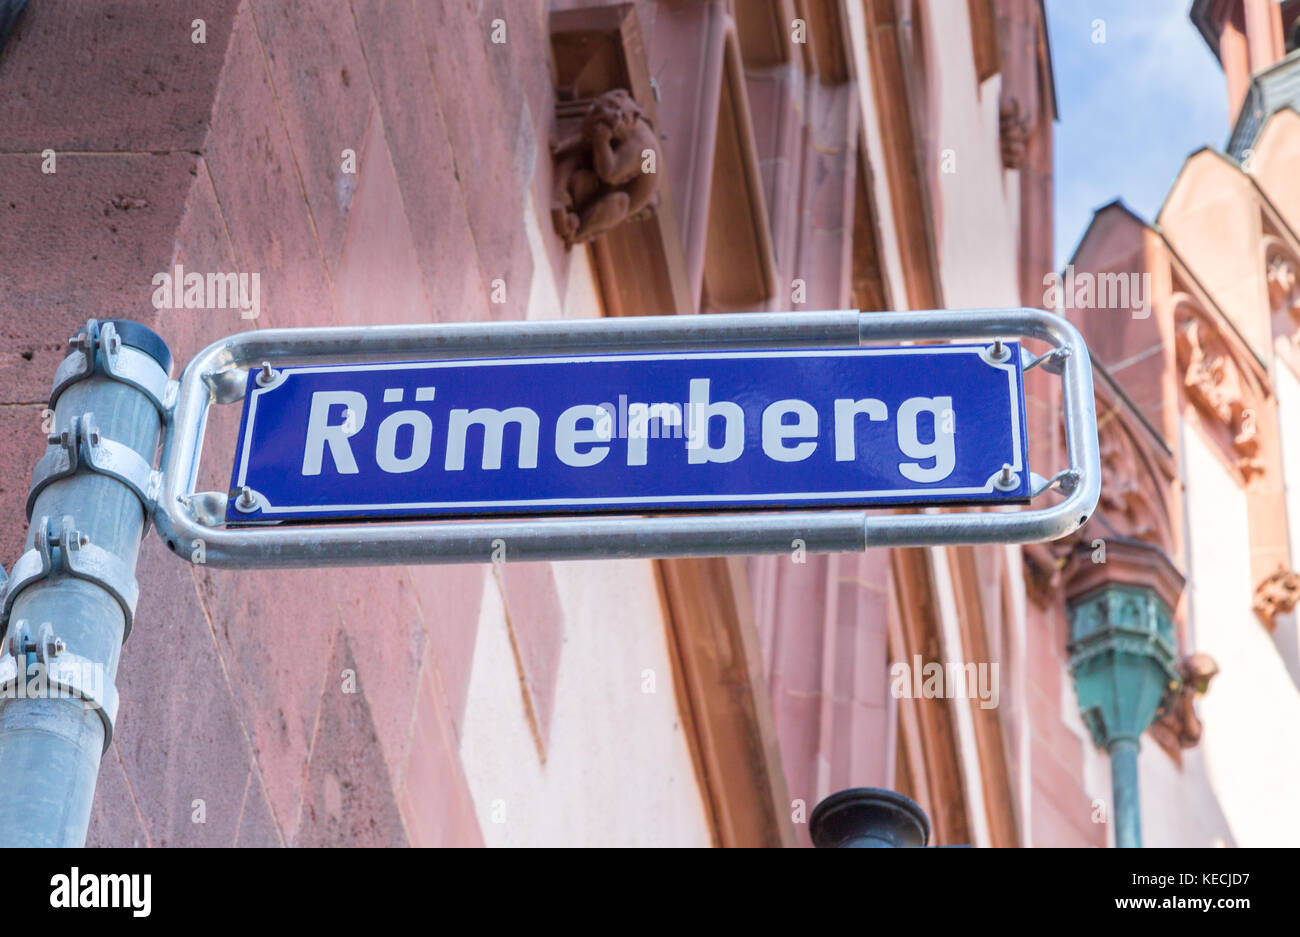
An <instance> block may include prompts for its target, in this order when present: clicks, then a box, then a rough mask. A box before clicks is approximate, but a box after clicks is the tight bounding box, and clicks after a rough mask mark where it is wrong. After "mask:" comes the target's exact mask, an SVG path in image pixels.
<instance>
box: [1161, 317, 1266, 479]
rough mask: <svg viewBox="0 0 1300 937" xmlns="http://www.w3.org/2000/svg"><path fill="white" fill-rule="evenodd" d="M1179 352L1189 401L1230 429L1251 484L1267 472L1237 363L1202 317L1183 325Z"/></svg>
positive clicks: (1240, 467) (1239, 465) (1188, 319)
mask: <svg viewBox="0 0 1300 937" xmlns="http://www.w3.org/2000/svg"><path fill="white" fill-rule="evenodd" d="M1177 348H1178V363H1179V365H1180V366H1181V367H1182V369H1183V387H1184V389H1185V390H1186V391H1187V396H1188V398H1189V399H1190V400H1191V401H1192V403H1193V404H1195V405H1196V408H1197V409H1198V410H1200V411H1201V412H1202V413H1203V414H1205V415H1206V416H1208V417H1210V418H1211V419H1213V420H1215V421H1216V422H1218V423H1220V424H1222V425H1223V426H1224V427H1226V428H1227V430H1228V432H1229V433H1230V434H1231V436H1232V449H1233V453H1234V455H1235V456H1236V465H1237V470H1238V471H1240V472H1241V474H1242V476H1243V477H1244V478H1245V480H1246V481H1250V479H1251V478H1252V477H1254V476H1255V475H1256V474H1257V473H1260V472H1263V471H1264V462H1263V460H1262V459H1260V458H1259V437H1258V433H1257V429H1256V424H1255V411H1254V409H1253V408H1252V407H1250V406H1248V405H1247V403H1246V397H1245V393H1244V390H1243V387H1242V377H1241V372H1240V370H1239V369H1238V367H1237V363H1236V362H1235V361H1233V359H1232V356H1231V355H1230V354H1229V353H1228V351H1227V349H1226V348H1225V347H1224V346H1223V343H1222V340H1221V339H1220V338H1219V337H1218V336H1217V335H1216V334H1214V332H1213V331H1212V330H1211V329H1210V328H1209V327H1208V326H1207V325H1206V323H1205V321H1204V320H1203V319H1202V318H1201V317H1200V316H1198V315H1188V316H1187V317H1186V318H1185V319H1183V320H1182V321H1181V322H1180V324H1179V328H1178V337H1177Z"/></svg>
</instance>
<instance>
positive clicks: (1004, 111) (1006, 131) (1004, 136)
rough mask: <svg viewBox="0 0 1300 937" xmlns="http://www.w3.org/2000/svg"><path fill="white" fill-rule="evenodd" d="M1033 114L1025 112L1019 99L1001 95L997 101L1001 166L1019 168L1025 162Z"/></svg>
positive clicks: (1031, 131)
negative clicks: (1000, 98)
mask: <svg viewBox="0 0 1300 937" xmlns="http://www.w3.org/2000/svg"><path fill="white" fill-rule="evenodd" d="M1033 125H1034V121H1033V116H1032V115H1031V114H1029V113H1027V112H1026V109H1025V108H1024V106H1023V105H1022V104H1021V103H1020V99H1019V98H1016V97H1013V96H1012V95H1003V97H1002V100H1001V101H999V102H998V131H999V133H1000V135H1001V142H1002V166H1003V168H1005V169H1019V168H1020V167H1022V166H1024V164H1025V154H1026V152H1027V150H1028V148H1029V137H1030V136H1031V135H1032V133H1033V129H1034V128H1033Z"/></svg>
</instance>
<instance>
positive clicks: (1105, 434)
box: [1099, 418, 1170, 552]
mask: <svg viewBox="0 0 1300 937" xmlns="http://www.w3.org/2000/svg"><path fill="white" fill-rule="evenodd" d="M1100 446H1101V500H1100V502H1099V503H1100V505H1101V509H1102V511H1103V512H1104V513H1105V515H1106V520H1107V521H1109V522H1110V524H1111V526H1113V527H1114V528H1115V531H1116V533H1119V534H1123V535H1124V536H1127V537H1132V538H1134V539H1135V540H1141V541H1144V542H1146V543H1150V544H1152V545H1154V546H1158V547H1161V548H1163V549H1164V550H1165V551H1166V552H1168V551H1169V548H1170V545H1169V544H1168V543H1167V542H1166V540H1167V538H1166V537H1165V536H1164V534H1165V525H1164V524H1162V523H1161V522H1160V513H1161V512H1160V511H1159V509H1158V508H1157V506H1156V504H1155V503H1154V502H1153V501H1152V498H1151V495H1150V493H1148V492H1147V491H1146V489H1145V488H1144V487H1143V485H1142V483H1141V481H1140V475H1139V466H1138V458H1137V453H1136V452H1135V451H1134V449H1133V445H1132V443H1131V442H1129V441H1128V440H1127V439H1126V438H1124V432H1123V430H1122V429H1120V427H1119V425H1118V423H1116V421H1115V420H1114V419H1113V418H1112V419H1110V420H1108V421H1107V422H1106V424H1105V426H1103V427H1102V431H1101V439H1100Z"/></svg>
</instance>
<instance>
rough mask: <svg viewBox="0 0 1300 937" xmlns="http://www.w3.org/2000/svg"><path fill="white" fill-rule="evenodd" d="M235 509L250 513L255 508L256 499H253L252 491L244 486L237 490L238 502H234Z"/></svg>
mask: <svg viewBox="0 0 1300 937" xmlns="http://www.w3.org/2000/svg"><path fill="white" fill-rule="evenodd" d="M235 507H237V508H240V509H242V510H245V511H251V510H253V508H255V507H257V499H256V498H254V497H253V489H252V488H249V487H248V486H247V485H244V486H243V487H242V488H240V489H239V500H238V501H237V502H235Z"/></svg>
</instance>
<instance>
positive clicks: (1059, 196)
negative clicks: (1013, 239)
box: [1047, 0, 1231, 268]
mask: <svg viewBox="0 0 1300 937" xmlns="http://www.w3.org/2000/svg"><path fill="white" fill-rule="evenodd" d="M1190 8H1191V0H1047V26H1048V32H1049V36H1050V38H1051V43H1052V64H1053V66H1054V74H1055V78H1056V98H1057V103H1058V105H1059V108H1060V121H1059V122H1058V123H1057V125H1056V139H1055V160H1056V165H1055V186H1056V219H1055V228H1056V234H1055V244H1056V265H1057V267H1058V268H1060V267H1063V266H1064V265H1065V263H1066V261H1067V260H1068V259H1069V257H1070V254H1071V253H1073V251H1074V248H1075V245H1077V244H1078V242H1079V238H1080V237H1081V236H1082V235H1083V232H1084V229H1085V228H1086V227H1087V225H1088V222H1089V220H1090V219H1091V218H1092V212H1093V210H1094V209H1096V208H1099V207H1100V206H1102V205H1104V204H1106V203H1107V202H1109V201H1111V200H1113V199H1115V198H1122V199H1123V200H1124V202H1125V204H1127V205H1128V206H1129V208H1131V209H1133V210H1134V211H1135V212H1137V213H1138V214H1139V215H1141V216H1142V217H1143V218H1145V219H1146V220H1148V221H1152V220H1154V218H1155V215H1156V212H1158V211H1159V210H1160V205H1161V203H1162V202H1163V201H1164V199H1165V195H1166V194H1167V193H1168V191H1169V187H1170V186H1171V185H1172V184H1173V181H1174V177H1175V176H1176V175H1177V173H1178V170H1179V168H1180V167H1181V166H1182V164H1183V161H1184V160H1185V159H1186V158H1187V156H1188V154H1190V153H1192V152H1193V151H1195V150H1197V149H1199V148H1200V147H1201V146H1204V145H1205V144H1207V143H1208V144H1210V145H1212V146H1214V147H1215V148H1217V149H1222V148H1223V145H1224V143H1225V142H1226V141H1227V139H1228V132H1229V130H1230V129H1231V128H1230V127H1229V126H1228V116H1227V89H1226V86H1225V85H1224V81H1223V72H1222V71H1221V70H1220V68H1219V63H1218V62H1217V61H1216V60H1215V58H1214V55H1213V54H1212V53H1211V52H1210V49H1209V47H1208V46H1207V45H1206V44H1205V41H1204V40H1203V39H1202V38H1201V35H1200V33H1198V32H1197V31H1196V28H1195V27H1194V26H1193V25H1192V22H1191V20H1189V19H1188V18H1187V11H1188V10H1189V9H1190ZM1096 20H1101V21H1102V22H1103V23H1104V24H1105V40H1106V41H1105V42H1104V43H1097V42H1094V41H1093V35H1094V30H1095V27H1094V25H1093V24H1094V22H1095V21H1096Z"/></svg>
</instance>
